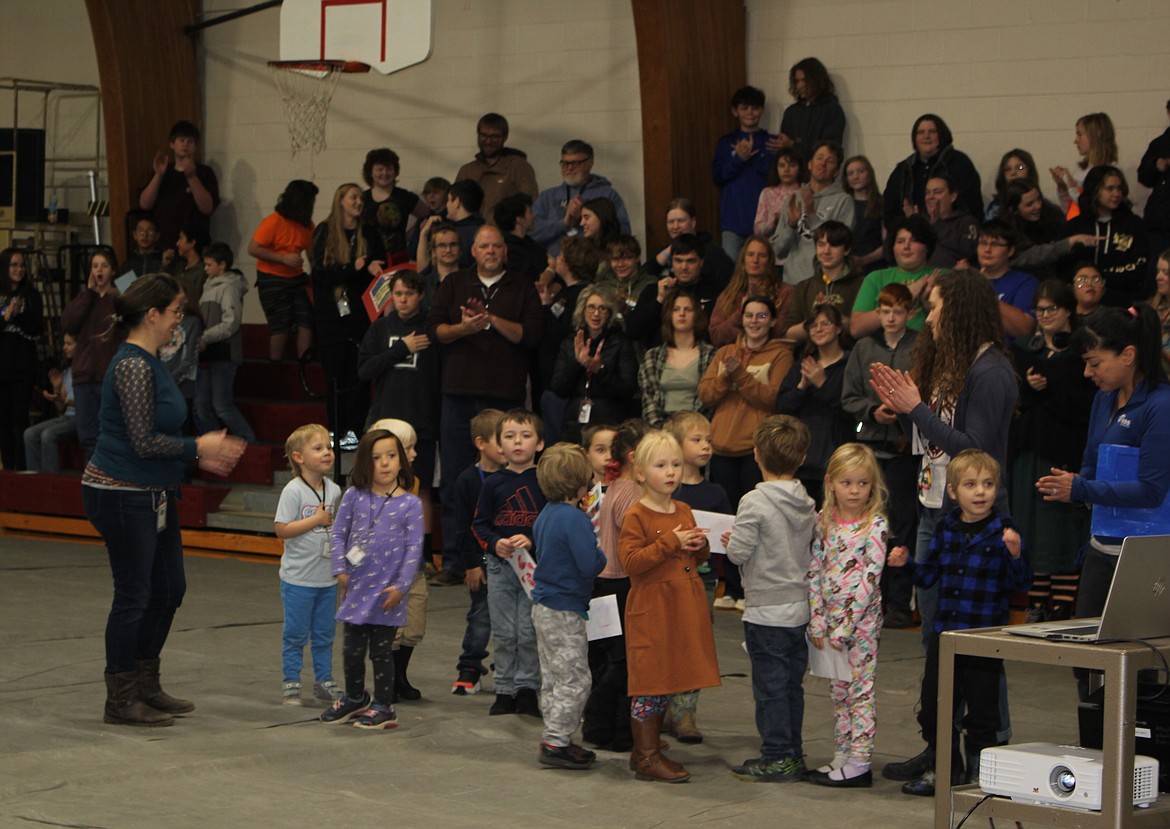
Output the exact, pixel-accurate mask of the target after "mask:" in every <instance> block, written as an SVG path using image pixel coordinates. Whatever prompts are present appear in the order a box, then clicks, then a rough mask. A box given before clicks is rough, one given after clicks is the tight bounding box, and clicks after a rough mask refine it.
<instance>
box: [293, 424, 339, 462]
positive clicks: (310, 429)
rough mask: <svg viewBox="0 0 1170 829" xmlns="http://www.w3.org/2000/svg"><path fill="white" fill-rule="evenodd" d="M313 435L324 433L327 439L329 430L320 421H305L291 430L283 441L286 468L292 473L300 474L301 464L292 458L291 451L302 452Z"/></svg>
mask: <svg viewBox="0 0 1170 829" xmlns="http://www.w3.org/2000/svg"><path fill="white" fill-rule="evenodd" d="M313 435H324V436H325V440H329V430H328V429H326V428H325V427H324V426H322V425H321V424H320V423H307V424H305V425H304V426H299V427H297V428H296V429H294V430H293V433H292V434H291V435H289V436H288V438H287V439H286V440H285V442H284V456H285V457H286V458H288V469H289V471H290V472H292V474H294V475H300V474H301V465H300V464H299V463H297V462H296V461H294V460H293V456H292V455H293V452H303V451H304V449H305V445H306V444H307V443H308V442H309V441H310V440H312V438H313Z"/></svg>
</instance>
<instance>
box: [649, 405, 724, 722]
mask: <svg viewBox="0 0 1170 829" xmlns="http://www.w3.org/2000/svg"><path fill="white" fill-rule="evenodd" d="M663 428H664V429H666V431H668V432H670V434H672V435H674V438H675V440H677V441H678V442H679V443H680V444H681V445H682V450H683V471H682V483H680V484H679V486H678V489H676V490H675V492H674V497H675V498H676V499H677V500H679V501H682V502H683V503H684V504H686V505H687V506H688V507H690V508H691V509H692V510H703V511H705V512H718V513H722V514H724V515H729V514H730V513H731V501H729V500H728V499H727V491H726V490H724V489H723V487H722V486H720V485H719V484H717V483H715V482H713V481H708V480H707V479H706V477H705V476H704V474H703V473H704V470H705V469H706V467H707V464H708V463H710V461H711V421H709V420H708V419H707V418H706V417H704V416H703V415H702V414H700V413H699V412H675V413H674V414H673V415H671V416H670V418H669V419H668V420H667V421H666V425H665V426H664V427H663ZM699 577H700V578H701V579H702V580H703V587H704V588H705V589H706V591H707V594H708V598H710V597H711V596H713V595H714V592H715V583H716V581H717V579H716V578H715V574H714V573H712V571H711V568H710V566H708V564H707V563H703V564H700V565H699ZM728 598H730V597H728ZM716 601H721V600H720V599H717V600H716ZM731 603H732V604H731V606H732V607H734V606H735V600H734V599H731ZM698 704H699V692H698V691H687V692H686V693H684V694H675V695H674V699H673V700H671V702H670V708H669V709H668V710H667V712H666V717H665V718H664V719H663V721H662V730H663V731H665V732H667V733H670V734H673V735H674V736H676V737H678V740H679V742H680V743H701V742H703V732H701V731H700V730H699V727H698V726H697V725H696V724H695V713H696V708H697V707H698Z"/></svg>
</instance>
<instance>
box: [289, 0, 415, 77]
mask: <svg viewBox="0 0 1170 829" xmlns="http://www.w3.org/2000/svg"><path fill="white" fill-rule="evenodd" d="M431 22H432V20H431V0H284V3H283V4H282V5H281V8H280V59H281V60H312V59H316V60H346V61H361V62H362V63H368V64H369V65H370V66H371V67H373V68H374V69H375V70H377V71H378V72H381V73H382V74H383V75H389V74H390V73H391V72H397V71H398V70H399V69H405V68H406V67H408V66H413V65H414V64H416V63H421V62H422V61H424V60H426V59H427V58H428V57H430V54H431V46H432V42H431V32H432V29H431Z"/></svg>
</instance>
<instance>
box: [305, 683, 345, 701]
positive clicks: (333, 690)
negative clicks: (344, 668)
mask: <svg viewBox="0 0 1170 829" xmlns="http://www.w3.org/2000/svg"><path fill="white" fill-rule="evenodd" d="M313 696H315V697H316V698H317V699H323V700H325V701H326V702H336V701H337V700H339V699H341V698H342V697H343V696H345V692H344V691H342V690H341V689H340V688H338V687H337V683H336V682H334V681H333V680H332V679H327V680H325V681H324V682H317V683H314V684H313Z"/></svg>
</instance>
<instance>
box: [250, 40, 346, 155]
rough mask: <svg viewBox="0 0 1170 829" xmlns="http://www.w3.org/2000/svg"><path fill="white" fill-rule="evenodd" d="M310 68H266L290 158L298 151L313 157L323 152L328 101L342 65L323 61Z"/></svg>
mask: <svg viewBox="0 0 1170 829" xmlns="http://www.w3.org/2000/svg"><path fill="white" fill-rule="evenodd" d="M311 66H312V68H306V66H305V65H302V66H290V65H282V64H272V63H270V64H269V65H268V68H269V69H271V70H272V79H273V81H274V82H275V83H276V88H277V89H279V90H280V97H281V101H282V102H283V103H284V114H285V116H286V117H287V118H288V134H289V138H290V139H291V143H292V152H293V155H294V156H295V155H296V154H297V153H299V152H301V151H302V150H308V151H309V152H311V153H313V154H314V155H316V154H317V153H319V152H321V151H322V150H323V149H325V123H326V121H327V120H328V116H329V102H330V101H332V100H333V90H335V89H336V88H337V82H338V81H339V80H340V79H341V75H342V72H343V71H344V67H345V64H343V63H341V62H337V63H335V64H334V63H324V62H323V63H314V64H312V65H311Z"/></svg>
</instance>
